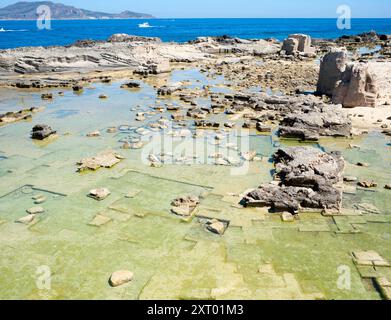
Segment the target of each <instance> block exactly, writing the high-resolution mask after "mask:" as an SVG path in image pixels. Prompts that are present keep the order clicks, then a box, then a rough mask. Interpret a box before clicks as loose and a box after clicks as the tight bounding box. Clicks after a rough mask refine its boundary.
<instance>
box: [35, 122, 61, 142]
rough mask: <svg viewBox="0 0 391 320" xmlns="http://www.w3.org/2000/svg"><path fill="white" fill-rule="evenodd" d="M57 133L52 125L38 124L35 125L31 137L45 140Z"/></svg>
mask: <svg viewBox="0 0 391 320" xmlns="http://www.w3.org/2000/svg"><path fill="white" fill-rule="evenodd" d="M56 133H57V132H56V131H54V130H53V129H52V128H51V127H49V126H48V125H46V124H38V125H36V126H34V128H33V129H32V133H31V138H32V139H34V140H44V139H46V138H49V137H50V136H51V135H54V134H56Z"/></svg>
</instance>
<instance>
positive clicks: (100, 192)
mask: <svg viewBox="0 0 391 320" xmlns="http://www.w3.org/2000/svg"><path fill="white" fill-rule="evenodd" d="M110 194H111V192H110V190H109V189H107V188H99V189H93V190H91V191H90V193H89V194H88V196H89V197H90V198H93V199H95V200H98V201H102V200H104V199H106V198H107V197H108V196H109V195H110Z"/></svg>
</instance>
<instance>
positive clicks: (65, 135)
mask: <svg viewBox="0 0 391 320" xmlns="http://www.w3.org/2000/svg"><path fill="white" fill-rule="evenodd" d="M182 80H191V81H192V84H191V85H190V86H193V87H196V86H202V85H203V84H206V83H207V82H208V81H211V82H210V83H209V84H211V85H215V84H218V83H219V81H220V82H221V81H223V80H222V79H216V80H210V79H209V80H208V79H206V78H205V77H204V76H203V75H201V74H199V73H198V72H195V71H194V70H193V71H192V70H190V71H189V70H185V71H177V72H175V73H174V74H173V75H172V77H171V79H170V81H171V82H176V81H182ZM153 83H154V81H151V83H150V84H151V85H152V84H153ZM93 87H94V89H85V90H84V92H83V94H81V95H75V94H74V93H73V92H71V91H65V94H64V96H55V99H54V100H53V101H51V102H42V101H41V100H40V92H27V91H26V92H22V93H21V91H10V90H7V91H6V90H1V92H0V94H1V96H2V97H3V98H2V99H1V101H0V111H6V110H15V109H16V107H20V108H22V107H30V106H32V105H45V107H46V109H45V110H44V111H43V112H40V113H37V114H36V115H34V117H33V120H32V121H31V122H19V123H14V124H10V125H7V126H4V127H0V179H1V180H0V181H1V183H0V221H1V222H2V223H1V224H0V260H1V263H0V268H1V269H0V288H1V289H0V298H2V299H14V298H16V299H74V298H81V299H138V298H141V299H167V298H173V299H190V298H205V299H238V298H239V299H240V298H246V299H273V298H282V299H314V298H326V299H342V298H347V299H353V298H355V299H379V298H380V296H379V294H378V293H377V292H376V291H375V290H374V289H373V288H372V287H371V286H370V285H368V283H369V281H367V280H365V279H364V278H365V277H366V276H367V274H368V273H375V274H376V276H380V275H383V276H386V277H388V278H389V279H390V280H391V269H390V268H380V269H379V268H378V269H377V270H375V269H373V270H368V269H363V268H360V267H356V266H355V265H354V264H353V261H352V256H351V253H352V251H357V250H358V251H360V250H374V251H377V252H378V253H379V254H380V255H381V256H382V257H383V258H385V259H387V260H388V261H391V246H390V240H391V224H390V223H391V215H390V213H391V202H390V193H389V191H387V190H384V189H383V188H382V187H383V185H385V184H386V183H390V182H391V171H390V163H391V153H390V146H389V140H387V139H386V138H385V137H384V136H382V135H380V134H378V133H371V134H370V135H368V136H365V137H363V138H360V139H356V140H348V139H346V140H345V139H338V140H333V139H326V140H323V141H321V143H320V145H319V146H318V147H321V148H324V149H325V150H327V151H329V150H340V151H342V152H343V154H344V157H345V159H346V160H347V162H348V164H347V168H346V174H349V175H355V176H358V177H360V178H371V179H374V180H376V182H378V184H379V188H377V189H376V192H368V191H362V190H356V193H355V194H345V195H344V207H345V208H347V209H352V208H354V207H355V206H356V205H358V204H362V203H369V204H372V205H374V206H376V208H377V210H378V213H377V214H365V215H362V216H341V217H336V218H333V217H323V216H321V215H320V214H319V213H303V214H301V215H300V220H299V221H296V222H293V223H283V222H281V219H280V217H279V216H276V215H271V214H269V213H268V212H267V211H266V210H261V209H239V208H237V206H236V204H237V203H238V201H239V199H240V197H239V196H235V194H237V195H238V194H240V193H242V192H244V191H245V190H247V189H249V188H254V187H256V186H258V185H260V184H261V183H263V182H268V181H270V180H271V175H270V171H271V170H272V169H273V166H272V163H271V162H270V161H269V157H270V156H271V155H272V154H273V152H274V150H275V149H276V148H277V147H278V145H279V144H282V145H284V144H287V143H288V142H278V139H277V137H275V136H272V137H271V136H259V135H256V134H255V133H251V137H250V140H249V141H250V142H249V144H250V149H252V150H256V151H257V153H258V155H259V156H263V157H264V159H263V160H262V161H256V162H251V163H250V164H249V168H248V171H247V173H246V174H244V175H232V174H231V173H232V172H231V168H230V167H225V166H214V165H211V164H196V165H191V166H190V165H165V166H164V167H162V168H151V167H149V166H148V165H146V164H144V163H143V162H142V161H141V154H142V151H141V150H122V149H120V147H121V145H122V143H121V142H120V141H123V140H124V139H125V140H126V139H128V138H129V136H132V137H134V136H135V134H134V132H133V131H131V130H125V131H119V132H118V133H116V134H109V133H106V129H107V128H109V127H119V126H121V125H127V126H130V127H138V126H140V125H141V124H140V123H137V122H136V121H134V118H135V113H136V112H139V111H141V110H143V111H150V107H153V106H155V104H156V96H155V90H154V89H153V88H152V87H151V86H150V85H148V84H143V86H142V89H141V90H136V91H128V90H123V89H120V88H119V87H120V83H113V84H111V85H101V84H94V85H93ZM216 90H221V88H217V89H216ZM226 90H228V89H226ZM54 92H56V91H54ZM102 93H105V94H107V95H108V96H109V98H108V99H107V100H99V99H98V96H99V95H100V94H102ZM200 101H202V99H200ZM173 102H174V103H179V101H173ZM138 106H140V107H138ZM133 108H134V109H136V111H131V109H133ZM163 115H164V116H167V117H168V116H169V114H168V113H167V114H163ZM160 116H161V115H151V116H150V117H148V118H147V122H154V121H156V120H157V119H159V118H160ZM38 123H46V124H49V125H50V126H52V127H53V128H55V129H56V130H57V131H58V132H59V136H58V138H56V139H54V140H51V141H50V143H35V142H33V141H32V140H31V139H30V138H29V132H30V130H31V128H32V127H33V125H35V124H38ZM95 130H100V132H101V133H102V136H101V137H98V138H87V137H86V134H87V133H89V132H91V131H95ZM176 143H180V139H179V141H177V142H176ZM289 144H296V143H295V142H289ZM349 144H356V145H359V146H360V147H361V149H348V146H349ZM108 149H112V150H115V151H118V152H119V153H121V154H122V155H123V156H124V157H125V158H126V159H125V160H123V161H122V162H121V163H119V164H118V165H117V166H115V167H114V168H112V169H100V170H98V171H96V172H92V173H85V174H79V173H77V172H76V165H75V163H76V162H77V161H78V160H80V159H82V158H86V157H90V156H94V155H96V154H97V153H99V152H101V151H105V150H108ZM358 161H361V162H368V163H369V164H370V167H368V168H361V167H357V166H355V163H357V162H358ZM97 187H106V188H109V189H110V191H111V192H112V194H111V195H110V196H109V197H108V198H107V199H105V200H104V201H101V202H97V201H94V200H92V199H90V198H88V197H86V194H87V193H88V192H89V190H91V189H94V188H97ZM129 192H132V193H133V194H135V196H134V197H133V198H126V197H125V196H126V195H127V194H128V193H129ZM38 194H43V195H45V196H46V198H47V201H46V202H45V203H43V204H42V205H41V206H42V207H44V208H45V210H46V211H45V213H43V214H42V215H40V216H39V221H38V222H37V223H35V224H33V225H30V226H26V225H23V224H17V223H15V222H14V221H15V220H16V219H19V218H21V217H23V216H25V215H26V213H25V210H26V209H28V208H31V207H33V206H35V205H34V202H33V200H32V197H33V196H34V195H38ZM181 195H198V196H201V205H200V207H199V209H198V211H197V216H200V217H210V218H217V219H222V220H227V221H230V225H229V228H228V229H227V231H226V233H225V234H224V236H222V237H219V236H216V235H213V234H211V233H209V232H207V231H206V230H205V228H204V227H203V225H202V224H201V223H199V221H198V219H197V218H196V217H195V218H194V219H191V220H188V221H185V220H182V219H181V218H179V217H177V216H173V215H172V214H171V213H170V203H171V200H172V199H174V198H176V197H178V196H181ZM97 214H102V215H104V216H106V217H109V218H111V219H112V220H111V221H110V222H109V223H108V224H106V225H103V226H101V227H94V226H90V225H89V223H90V222H91V220H92V219H93V218H94V217H95V216H96V215H97ZM342 265H346V266H348V267H349V268H350V271H351V288H350V290H344V289H339V288H338V286H337V281H338V276H339V275H338V273H337V271H338V268H339V267H340V266H342ZM40 266H48V267H49V268H50V271H51V289H50V290H46V289H39V286H37V281H39V279H40V278H39V277H40V274H39V272H38V273H37V268H39V267H40ZM121 269H125V270H131V271H133V272H134V274H135V279H134V281H133V282H132V283H130V284H128V285H124V286H122V287H119V288H111V287H110V286H109V285H108V278H109V277H110V274H111V273H112V272H114V271H116V270H121Z"/></svg>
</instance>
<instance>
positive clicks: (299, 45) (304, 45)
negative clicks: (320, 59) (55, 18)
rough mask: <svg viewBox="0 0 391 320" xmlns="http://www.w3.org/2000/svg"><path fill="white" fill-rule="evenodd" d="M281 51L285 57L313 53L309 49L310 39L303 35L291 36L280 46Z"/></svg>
mask: <svg viewBox="0 0 391 320" xmlns="http://www.w3.org/2000/svg"><path fill="white" fill-rule="evenodd" d="M282 50H283V51H285V53H286V54H287V55H294V54H296V53H306V54H310V53H314V50H313V49H312V48H311V37H310V36H308V35H305V34H291V35H290V36H289V37H288V38H287V39H286V40H284V43H283V45H282Z"/></svg>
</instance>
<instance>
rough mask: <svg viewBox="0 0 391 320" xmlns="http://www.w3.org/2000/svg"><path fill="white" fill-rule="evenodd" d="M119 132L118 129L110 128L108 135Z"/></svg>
mask: <svg viewBox="0 0 391 320" xmlns="http://www.w3.org/2000/svg"><path fill="white" fill-rule="evenodd" d="M117 131H118V130H117V128H115V127H111V128H108V129H107V131H106V132H107V133H117Z"/></svg>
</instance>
